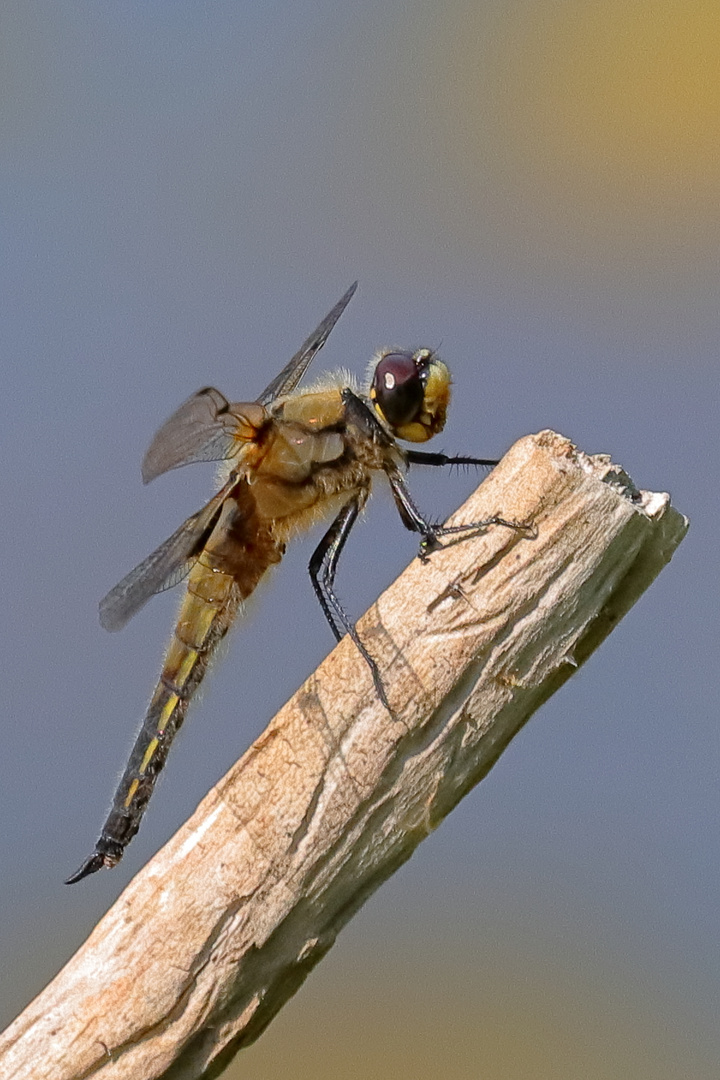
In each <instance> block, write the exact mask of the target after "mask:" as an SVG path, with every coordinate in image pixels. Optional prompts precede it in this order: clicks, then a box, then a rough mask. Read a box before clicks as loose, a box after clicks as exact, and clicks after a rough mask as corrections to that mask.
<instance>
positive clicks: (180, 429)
mask: <svg viewBox="0 0 720 1080" xmlns="http://www.w3.org/2000/svg"><path fill="white" fill-rule="evenodd" d="M232 408H233V406H231V405H230V403H229V402H228V400H227V398H225V397H224V396H223V395H222V394H221V393H220V391H219V390H216V389H215V388H214V387H212V386H205V387H203V389H202V390H198V392H197V393H196V394H193V396H192V397H190V398H188V399H187V401H185V402H184V403H183V404H182V405H181V406H180V408H179V409H176V410H175V412H174V413H173V414H172V416H171V417H170V418H169V419H168V420H166V421H165V423H164V424H163V426H162V427H161V428H160V430H159V431H158V432H157V433H156V435H155V437H154V439H153V441H152V442H151V443H150V447H149V449H148V452H147V453H146V454H145V457H144V458H143V463H142V478H143V482H144V483H146V484H149V483H150V481H151V480H154V479H155V477H156V476H160V474H161V473H164V472H168V471H169V470H170V469H178V468H179V467H180V466H181V465H190V464H191V463H192V462H194V461H224V460H226V459H227V458H229V457H232V456H233V455H234V454H236V453H237V451H238V440H239V439H241V438H242V428H241V421H240V420H239V419H238V417H237V416H235V415H234V414H233V412H232Z"/></svg>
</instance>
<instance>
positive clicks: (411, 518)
mask: <svg viewBox="0 0 720 1080" xmlns="http://www.w3.org/2000/svg"><path fill="white" fill-rule="evenodd" d="M414 453H415V454H417V453H418V452H417V451H415V452H414ZM427 456H428V457H435V455H434V454H432V455H431V454H428V455H427ZM438 456H439V457H441V458H444V457H445V455H444V454H440V455H438ZM410 460H411V461H412V458H411V459H410ZM450 463H452V464H455V463H456V462H455V461H452V459H449V460H448V461H447V462H441V464H450ZM423 464H429V463H428V462H427V461H425V462H423ZM431 464H435V462H432V463H431ZM387 476H388V480H389V481H390V487H391V489H392V493H393V496H394V499H395V505H396V506H397V508H398V511H399V513H400V517H401V519H402V522H403V524H404V526H405V528H406V529H410V531H411V532H416V533H419V534H420V536H421V540H420V551H419V553H418V554H419V557H420V558H421V559H422V561H423V562H425V561H427V559H428V556H430V555H431V554H432V552H433V551H437V550H438V548H441V547H442V546H443V545H442V544H441V543H440V537H442V536H451V535H454V534H457V533H465V532H475V531H477V530H479V529H486V528H487V527H488V525H504V526H505V527H506V528H508V529H515V530H516V531H517V532H525V533H527V534H528V535H529V536H532V535H533V534H534V532H535V529H534V526H532V525H529V524H528V523H527V522H523V521H508V520H507V519H506V518H502V517H498V516H497V515H493V516H492V517H489V518H485V519H484V520H482V521H471V522H468V523H467V525H434V524H433V523H432V522H430V521H428V520H427V518H424V517H423V515H422V514H421V512H420V511H419V510H418V508H417V506H416V505H415V502H414V500H413V498H412V496H411V495H410V492H409V490H408V486H407V484H406V483H405V478H404V476H403V475H402V473H401V472H399V471H398V472H395V471H392V472H390V471H389V472H388V474H387Z"/></svg>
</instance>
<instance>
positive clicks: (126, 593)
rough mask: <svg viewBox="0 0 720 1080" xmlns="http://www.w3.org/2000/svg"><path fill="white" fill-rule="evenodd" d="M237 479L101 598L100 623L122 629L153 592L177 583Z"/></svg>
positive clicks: (197, 553)
mask: <svg viewBox="0 0 720 1080" xmlns="http://www.w3.org/2000/svg"><path fill="white" fill-rule="evenodd" d="M234 483H235V480H234V479H233V480H231V481H229V482H228V483H227V484H226V485H225V487H223V488H222V490H221V491H219V492H218V493H217V495H216V496H215V497H214V498H213V499H211V500H210V502H209V503H208V504H207V506H205V507H204V508H203V509H202V510H199V511H198V513H197V514H193V515H192V516H191V517H189V518H188V519H187V521H185V522H183V524H182V525H181V526H180V528H179V529H178V530H177V532H174V533H173V534H172V536H171V537H169V538H168V539H167V540H166V541H165V543H164V544H161V545H160V547H159V548H157V549H156V550H155V551H153V553H152V555H148V557H147V559H143V561H142V562H141V563H140V565H139V566H136V567H135V569H134V570H131V571H130V573H129V574H127V575H126V576H125V577H124V578H123V579H122V581H120V582H118V584H117V585H116V586H115V588H114V589H111V590H110V592H109V593H108V594H107V596H105V597H104V598H103V599H102V600H101V601H100V623H101V625H102V626H103V627H104V628H105V629H106V630H122V628H123V626H124V625H125V623H126V622H127V621H128V620H129V619H131V618H132V616H133V615H135V613H136V612H138V611H139V610H140V608H141V607H143V605H144V604H146V603H147V601H148V600H149V599H150V597H151V596H154V595H155V593H159V592H162V591H163V590H164V589H169V588H171V587H172V586H173V585H176V584H177V583H178V581H182V579H183V578H184V577H185V575H186V574H187V573H189V571H190V569H191V567H192V566H193V564H194V563H195V562H196V560H197V557H198V555H199V554H200V552H201V551H202V547H203V544H204V543H205V541H206V540H207V538H208V536H209V534H210V532H211V531H212V529H213V527H214V525H215V522H216V521H217V519H218V517H219V515H220V511H221V510H222V504H223V502H224V501H225V498H226V496H227V494H228V492H229V490H230V488H231V487H232V485H233V484H234Z"/></svg>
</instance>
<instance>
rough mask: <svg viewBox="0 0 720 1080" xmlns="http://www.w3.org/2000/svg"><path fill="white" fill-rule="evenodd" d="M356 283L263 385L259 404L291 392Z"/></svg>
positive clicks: (321, 345) (342, 309)
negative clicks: (277, 371) (272, 377)
mask: <svg viewBox="0 0 720 1080" xmlns="http://www.w3.org/2000/svg"><path fill="white" fill-rule="evenodd" d="M357 285H358V283H357V281H355V282H353V284H352V285H351V286H350V288H349V289H348V291H347V292H346V293H345V295H344V296H342V297H341V298H340V299H339V300H338V302H337V304H336V305H335V307H334V308H333V309H332V311H330V312H329V313H328V314H327V315H326V316H325V318H324V319H323V321H322V322H321V323H320V325H319V326H318V328H317V330H313V332H312V334H311V335H310V337H309V338H308V339H307V341H305V342H304V343H303V345H302V346H301V347H300V349H299V350H298V351H297V352H296V353H295V355H294V356H293V358H292V360H291V361H290V362H289V363H288V364H286V365H285V367H284V368H283V369H282V371H281V372H280V374H279V375H276V376H275V378H274V379H273V381H272V382H271V383H269V384H268V386H266V387H265V389H264V390H263V392H262V394H260V397H259V398H257V402H258V404H259V405H267V404H268V403H269V402H271V401H273V400H274V399H275V398H277V397H281V396H282V395H283V394H291V393H292V392H293V390H294V389H295V387H296V386H297V384H298V383H299V382H300V380H301V379H302V377H303V375H304V374H305V372H306V371H307V369H308V367H309V366H310V363H311V361H312V359H313V357H314V356H315V353H317V352H319V350H320V349H322V347H323V345H324V344H325V342H326V341H327V339H328V337H329V335H330V331H331V330H332V328H333V327H334V326H335V323H336V322H337V321H338V319H339V318H340V316H341V315H342V313H343V311H344V310H345V308H346V307H347V306H348V304H349V303H350V301H351V300H352V298H353V296H354V295H355V290H356V289H357Z"/></svg>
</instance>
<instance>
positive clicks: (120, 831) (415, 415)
mask: <svg viewBox="0 0 720 1080" xmlns="http://www.w3.org/2000/svg"><path fill="white" fill-rule="evenodd" d="M356 287H357V282H356V283H355V284H354V285H352V286H351V287H350V288H349V289H348V291H347V292H346V293H345V295H344V296H343V297H342V299H341V300H339V301H338V303H337V304H336V305H335V307H334V308H333V309H332V311H331V312H330V313H329V314H328V315H327V316H326V318H325V319H323V321H322V322H321V323H320V325H319V326H318V328H317V330H315V332H314V333H313V334H311V335H310V337H309V338H308V339H307V341H306V342H305V344H304V345H303V346H302V348H301V349H300V351H299V352H298V353H296V354H295V356H294V357H293V358H292V360H291V361H290V363H289V364H287V366H286V367H284V368H283V370H282V371H281V372H280V374H279V375H277V376H276V378H274V379H273V380H272V382H271V383H270V385H269V386H267V387H266V389H265V390H264V391H263V393H262V394H260V396H259V397H258V398H257V399H256V400H255V401H253V402H250V403H240V404H236V405H232V404H230V403H229V402H228V401H227V400H226V399H225V398H224V397H223V395H222V394H221V393H220V392H219V391H218V390H215V389H213V388H212V387H205V389H203V390H199V391H198V392H197V394H194V395H193V396H192V397H191V398H190V399H189V400H188V401H186V402H185V404H184V405H181V406H180V408H179V409H178V410H177V412H175V413H173V415H172V416H171V417H170V419H169V420H168V421H167V422H166V423H165V424H164V425H163V426H162V427H161V428H160V430H159V431H158V433H157V434H156V436H155V438H154V439H153V441H152V444H151V445H150V449H149V450H148V452H147V454H146V455H145V459H144V461H143V466H142V476H143V480H144V481H145V483H148V482H149V481H150V480H153V479H154V478H155V477H156V476H160V474H161V473H164V472H167V471H168V470H170V469H176V468H179V467H180V466H181V465H187V464H189V463H190V462H194V461H224V462H227V463H228V464H227V477H226V479H225V482H224V483H223V485H222V487H221V489H220V491H218V493H217V495H215V496H214V498H212V499H211V500H210V502H209V503H208V504H207V506H205V508H204V509H202V510H200V511H199V512H198V513H196V514H193V515H192V517H189V518H188V519H187V521H186V522H185V523H184V524H183V525H181V526H180V528H179V529H178V530H177V532H175V533H173V535H172V536H171V537H170V539H169V540H166V541H165V543H164V544H161V545H160V547H159V548H158V549H157V551H154V552H153V553H152V555H149V556H148V558H147V559H145V561H144V562H142V563H140V565H139V566H137V567H136V568H135V569H134V570H132V571H131V572H130V573H129V574H128V575H127V577H125V578H123V580H122V581H121V582H120V583H119V584H118V585H116V586H115V588H114V589H112V590H111V591H110V592H109V593H108V594H107V596H106V597H105V599H104V600H102V601H101V603H100V621H101V623H102V625H103V626H104V627H105V628H106V629H107V630H119V629H120V628H121V627H123V626H124V625H125V623H126V622H127V621H128V619H130V618H131V617H132V616H133V615H134V614H135V613H136V612H137V611H138V610H139V609H140V608H141V607H142V606H143V604H145V603H146V601H147V600H149V599H150V597H151V596H153V595H154V594H155V593H158V592H161V591H162V590H164V589H167V588H170V587H171V586H172V585H175V584H177V583H178V582H179V581H181V580H182V579H183V578H185V577H187V591H186V593H185V597H184V599H183V602H182V606H181V608H180V614H179V617H178V620H177V624H176V626H175V630H174V634H173V637H172V640H171V642H170V646H169V648H168V651H167V655H166V657H165V662H164V664H163V668H162V672H161V674H160V678H159V680H158V684H157V687H156V689H155V692H154V694H153V696H152V699H151V701H150V704H149V706H148V710H147V714H146V716H145V720H144V722H143V725H142V728H141V729H140V732H139V733H138V736H137V739H136V741H135V745H134V747H133V749H132V752H131V754H130V760H129V762H128V764H127V767H126V769H125V772H124V773H123V775H122V778H121V780H120V783H119V785H118V788H117V791H116V792H115V796H114V798H113V804H112V808H111V810H110V812H109V814H108V817H107V820H106V822H105V824H104V826H103V829H102V832H101V833H100V837H99V838H98V841H97V843H96V845H95V850H94V851H93V853H92V855H90V856H89V858H88V859H86V860H85V862H84V863H83V864H82V866H81V867H80V869H79V870H78V871H77V872H76V873H75V874H73V876H72V877H71V878H69V879H68V881H67V884H73V883H74V882H76V881H80V880H81V878H84V877H86V876H87V875H88V874H92V873H94V872H95V871H96V870H100V869H101V868H102V867H111V866H115V865H116V864H117V863H118V862H119V861H120V859H121V858H122V855H123V852H124V850H125V848H126V847H127V845H128V844H129V843H130V841H131V840H132V838H133V836H135V834H136V832H137V831H138V828H139V825H140V821H141V819H142V816H143V814H144V812H145V808H146V806H147V803H148V800H149V799H150V796H151V794H152V790H153V787H154V784H155V781H156V779H157V776H158V773H159V772H160V770H161V769H162V767H163V765H164V764H165V759H166V758H167V754H168V751H169V749H170V744H171V743H172V740H173V738H174V737H175V734H176V732H177V731H178V729H179V727H180V725H181V724H182V722H183V720H184V718H185V713H186V711H187V707H188V704H189V702H190V699H191V698H192V696H193V694H194V693H195V691H196V690H197V688H198V686H199V684H200V682H201V681H202V679H203V676H204V675H205V672H206V670H207V667H208V664H209V662H210V659H211V657H212V655H213V653H214V651H215V650H216V649H217V646H218V645H219V643H220V641H221V640H222V639H223V637H224V636H225V634H226V633H227V631H228V629H229V628H230V626H231V624H232V622H233V620H234V619H235V616H236V614H237V612H238V608H239V607H240V605H241V603H242V601H243V600H245V599H246V598H247V597H249V596H250V594H251V593H252V592H253V590H254V589H255V587H256V585H257V584H258V582H259V581H260V579H261V578H262V576H263V574H264V573H265V572H266V570H268V568H269V567H270V566H272V565H273V564H274V563H277V562H279V561H280V559H281V558H282V556H283V553H284V551H285V546H286V543H287V542H288V540H289V539H290V538H291V536H293V535H294V534H295V533H297V532H298V531H300V530H302V529H305V528H308V527H309V526H311V525H312V524H314V523H315V522H317V521H319V520H321V519H323V518H327V517H329V516H330V515H331V514H335V517H334V519H333V521H332V524H331V525H330V527H329V529H328V530H327V532H326V533H325V535H324V536H323V538H322V540H321V541H320V543H319V544H318V546H317V549H316V550H315V553H314V554H313V556H312V558H311V560H310V566H309V571H310V578H311V580H312V583H313V587H314V589H315V592H316V593H317V597H318V600H319V601H320V605H321V607H322V609H323V612H324V613H325V617H326V619H327V621H328V622H329V624H330V627H331V629H332V631H333V633H334V634H335V637H336V638H337V639H338V640H340V638H341V637H342V636H343V634H349V635H350V637H351V638H352V640H353V641H354V643H355V645H356V646H357V648H358V649H359V651H360V653H361V654H362V656H363V657H364V659H365V661H366V662H367V664H368V667H369V668H370V671H371V672H372V677H373V681H374V684H375V689H376V691H377V694H378V697H379V698H380V700H381V701H382V702H383V704H384V705H385V706H386V707H387V708H388V709H390V706H389V703H388V698H387V693H386V690H385V687H384V685H383V682H382V679H381V677H380V671H379V669H378V666H377V663H376V661H375V660H374V659H373V658H372V656H371V655H370V654H369V652H368V651H367V649H366V648H365V646H364V644H363V643H362V641H361V640H360V638H359V636H358V633H357V630H356V629H355V626H354V624H353V623H352V622H351V621H350V619H349V618H348V616H347V615H346V613H345V611H344V610H343V608H342V607H341V605H340V603H339V601H338V599H337V597H336V596H335V592H334V589H333V583H334V580H335V571H336V569H337V561H338V557H339V555H340V553H341V551H342V549H343V546H344V544H345V541H346V540H347V537H348V534H349V532H350V530H351V529H352V527H353V524H354V523H355V521H356V520H357V517H358V514H359V513H360V511H361V509H362V507H363V506H364V504H365V502H366V500H367V498H368V495H369V494H370V487H371V483H372V479H373V475H374V474H377V473H384V474H385V476H386V477H387V479H388V481H389V483H390V488H391V490H392V493H393V496H394V499H395V503H396V505H397V508H398V511H399V513H400V517H401V520H402V522H403V524H404V525H405V526H406V528H408V529H411V530H412V531H413V532H416V533H418V534H419V535H420V537H421V541H420V555H421V557H422V558H427V556H428V555H429V554H430V553H431V552H432V551H433V550H435V549H436V548H437V547H439V546H440V538H441V537H443V536H446V535H448V534H449V533H462V532H467V531H472V530H476V529H479V528H483V527H485V526H487V525H492V524H496V525H505V526H508V527H509V528H523V526H521V525H518V524H517V523H516V522H511V521H505V520H504V519H502V518H498V517H493V518H489V519H488V520H487V521H479V522H474V523H472V524H468V525H462V526H453V527H444V526H438V525H433V524H431V523H430V522H429V521H427V520H426V519H425V518H424V517H423V516H422V514H421V513H420V511H419V510H418V509H417V507H416V505H415V503H414V502H413V500H412V498H411V497H410V494H409V491H408V488H407V485H406V482H405V473H406V471H407V468H408V466H409V465H496V464H497V462H496V461H490V460H487V459H485V458H472V457H448V456H447V455H445V454H427V453H422V452H421V451H416V450H407V449H403V448H401V447H400V446H399V445H398V444H397V442H396V439H403V440H405V441H408V442H415V443H421V442H425V441H426V440H427V439H430V438H431V437H432V436H433V435H436V434H437V433H438V432H439V431H441V430H442V428H443V426H444V424H445V414H446V410H447V406H448V401H449V398H450V373H449V371H448V369H447V367H446V366H445V364H444V363H443V362H442V360H440V359H439V357H438V356H437V355H436V353H435V352H434V351H433V350H431V349H417V350H415V351H403V350H386V351H384V352H382V353H380V354H379V356H378V359H377V363H376V365H375V368H374V371H373V374H372V377H371V381H370V386H369V388H368V390H367V394H361V393H359V392H358V391H357V390H356V389H355V388H353V387H351V386H347V385H343V382H342V381H341V380H340V379H337V380H336V381H335V384H334V385H329V384H326V385H325V386H323V387H321V388H315V389H313V388H310V389H308V390H302V391H298V392H296V387H297V385H298V383H299V382H300V380H301V378H302V377H303V375H304V374H305V371H306V370H307V368H308V366H309V364H310V362H311V361H312V359H313V357H314V356H315V354H316V353H317V352H318V350H319V349H321V348H322V346H323V345H324V344H325V342H326V340H327V338H328V335H329V333H330V331H331V330H332V328H333V327H334V325H335V323H336V322H337V320H338V319H339V318H340V316H341V314H342V313H343V311H344V310H345V308H346V306H347V304H348V303H349V301H350V299H351V298H352V296H353V294H354V292H355V289H356Z"/></svg>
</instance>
